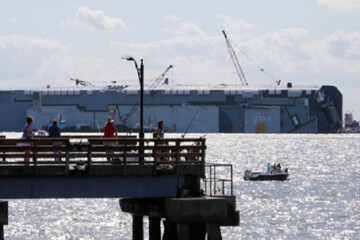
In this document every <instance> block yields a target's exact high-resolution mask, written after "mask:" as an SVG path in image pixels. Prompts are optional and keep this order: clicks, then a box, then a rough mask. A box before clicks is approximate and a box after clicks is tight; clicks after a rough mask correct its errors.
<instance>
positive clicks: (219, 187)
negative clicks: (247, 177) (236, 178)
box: [203, 164, 234, 196]
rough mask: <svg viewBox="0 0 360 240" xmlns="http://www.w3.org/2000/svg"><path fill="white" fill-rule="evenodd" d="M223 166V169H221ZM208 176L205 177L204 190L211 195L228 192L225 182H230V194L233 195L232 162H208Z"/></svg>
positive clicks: (206, 171)
mask: <svg viewBox="0 0 360 240" xmlns="http://www.w3.org/2000/svg"><path fill="white" fill-rule="evenodd" d="M219 168H222V170H223V171H220V170H219ZM205 173H206V178H203V183H204V191H205V194H206V195H209V196H219V195H229V194H226V186H225V184H226V183H228V184H230V186H229V188H230V195H231V196H233V194H234V192H233V166H232V164H206V165H205Z"/></svg>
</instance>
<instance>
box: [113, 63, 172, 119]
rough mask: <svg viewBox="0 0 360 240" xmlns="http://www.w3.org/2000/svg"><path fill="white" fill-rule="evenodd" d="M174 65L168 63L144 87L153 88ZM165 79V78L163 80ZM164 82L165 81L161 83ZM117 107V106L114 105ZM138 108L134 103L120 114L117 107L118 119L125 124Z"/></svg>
mask: <svg viewBox="0 0 360 240" xmlns="http://www.w3.org/2000/svg"><path fill="white" fill-rule="evenodd" d="M173 67H174V66H173V65H170V66H169V67H168V68H167V69H166V70H165V71H164V72H163V73H162V74H160V75H159V76H158V77H157V78H155V79H154V80H152V81H151V83H150V84H149V87H148V88H147V89H146V90H147V91H148V90H152V89H155V88H156V87H157V86H158V85H159V84H160V83H161V82H162V80H163V78H164V77H165V75H166V73H167V72H168V71H169V70H170V69H171V68H173ZM165 81H166V80H165ZM163 84H165V83H163ZM116 107H117V108H118V106H116ZM138 108H139V105H134V106H133V107H132V108H131V109H130V111H129V112H128V113H127V114H125V115H124V116H120V114H119V113H120V112H119V109H118V114H119V119H120V121H121V122H122V123H123V124H126V120H127V119H128V118H129V117H131V116H132V115H133V114H134V113H135V112H136V111H137V109H138Z"/></svg>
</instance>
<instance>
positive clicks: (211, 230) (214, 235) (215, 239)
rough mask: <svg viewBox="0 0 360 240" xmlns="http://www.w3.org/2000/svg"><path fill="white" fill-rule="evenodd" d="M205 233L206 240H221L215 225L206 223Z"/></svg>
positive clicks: (219, 232)
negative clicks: (206, 235)
mask: <svg viewBox="0 0 360 240" xmlns="http://www.w3.org/2000/svg"><path fill="white" fill-rule="evenodd" d="M206 231H207V234H208V240H222V236H221V231H220V226H219V225H218V224H216V223H207V224H206Z"/></svg>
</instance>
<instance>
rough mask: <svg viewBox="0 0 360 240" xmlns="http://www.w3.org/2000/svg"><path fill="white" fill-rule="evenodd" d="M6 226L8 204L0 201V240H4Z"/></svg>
mask: <svg viewBox="0 0 360 240" xmlns="http://www.w3.org/2000/svg"><path fill="white" fill-rule="evenodd" d="M7 224H8V202H7V201H0V240H4V225H7Z"/></svg>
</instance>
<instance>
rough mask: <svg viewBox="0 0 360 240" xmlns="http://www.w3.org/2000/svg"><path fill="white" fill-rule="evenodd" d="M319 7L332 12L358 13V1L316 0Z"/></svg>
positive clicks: (359, 8) (359, 5) (359, 7)
mask: <svg viewBox="0 0 360 240" xmlns="http://www.w3.org/2000/svg"><path fill="white" fill-rule="evenodd" d="M317 2H318V4H319V5H320V6H324V7H326V8H327V9H329V10H330V11H334V12H340V13H345V12H356V11H360V1H359V0H318V1H317Z"/></svg>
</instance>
